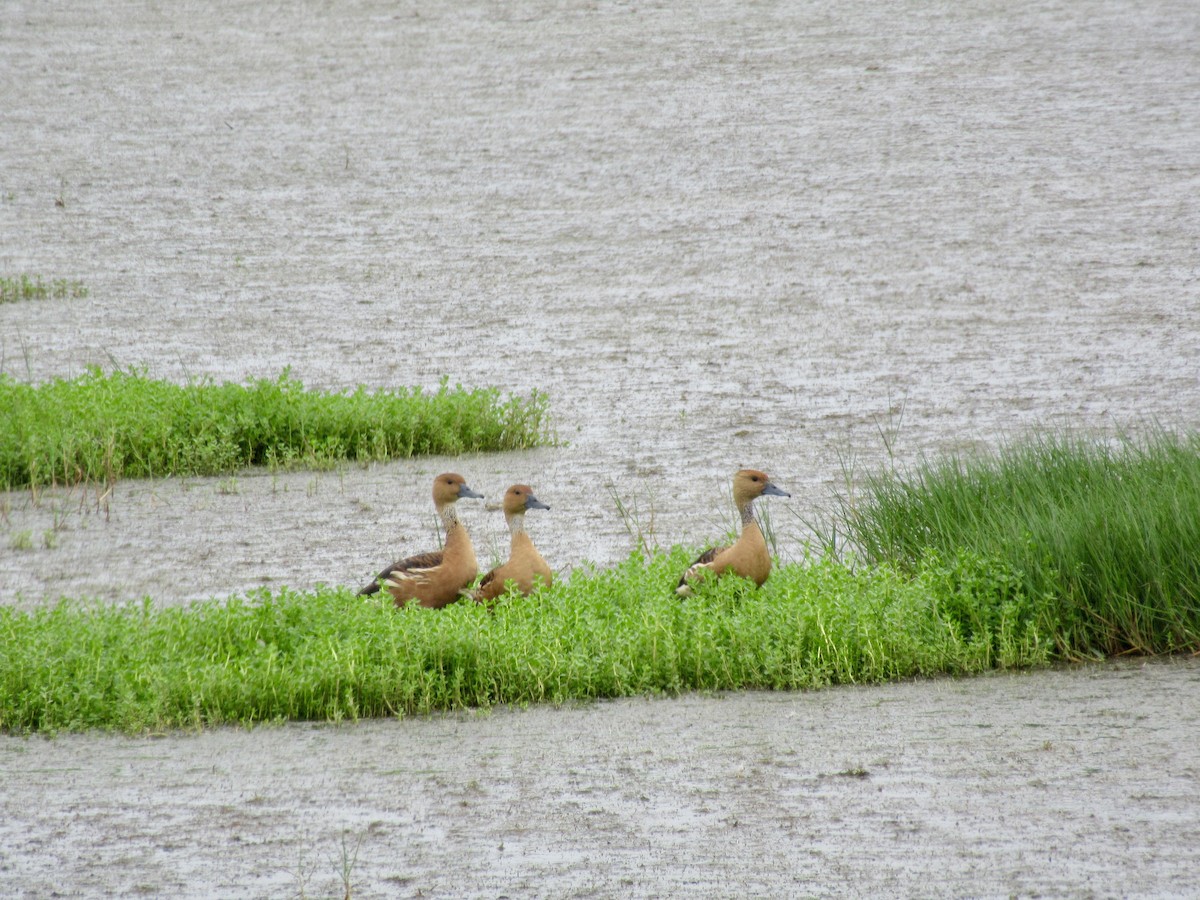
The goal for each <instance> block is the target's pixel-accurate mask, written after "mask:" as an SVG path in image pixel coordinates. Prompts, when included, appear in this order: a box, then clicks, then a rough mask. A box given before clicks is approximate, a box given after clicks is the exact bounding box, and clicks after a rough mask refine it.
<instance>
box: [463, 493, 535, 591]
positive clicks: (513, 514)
mask: <svg viewBox="0 0 1200 900" xmlns="http://www.w3.org/2000/svg"><path fill="white" fill-rule="evenodd" d="M549 508H550V507H548V506H547V505H546V504H545V503H543V502H542V501H541V500H539V499H538V498H537V497H535V496H533V488H531V487H530V486H529V485H527V484H514V485H513V486H512V487H510V488H509V489H508V490H507V491H506V492H505V494H504V519H505V521H506V522H508V530H509V533H510V534H512V550H511V551H510V552H509V555H508V562H506V563H504V565H502V566H497V567H496V568H494V569H492V571H490V572H488V573H487V574H486V575H484V576H483V580H482V581H480V582H479V588H478V589H477V590H475V591H474V592H473V593H472V594H471V597H472V598H473V599H474V600H475V602H476V603H490V602H491V601H492V600H495V599H496V598H497V597H499V596H500V595H501V594H503V593H504V591H505V585H506V584H507V582H510V581H511V582H514V583H515V584H516V586H517V590H519V591H520V592H521V593H522V594H526V595H528V594H529V593H530V592H531V591H532V590H533V587H534V579H535V578H540V579H541V581H542V584H543V585H544V586H546V587H549V586H550V583H551V582H552V581H553V580H554V575H553V573H551V571H550V567H549V566H548V565H546V561H545V560H544V559H542V556H541V554H540V553H538V552H537V548H536V547H534V546H533V541H532V540H530V538H529V535H528V534H527V533H526V531H525V511H526V510H529V509H549Z"/></svg>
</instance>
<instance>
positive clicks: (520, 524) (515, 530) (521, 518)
mask: <svg viewBox="0 0 1200 900" xmlns="http://www.w3.org/2000/svg"><path fill="white" fill-rule="evenodd" d="M507 519H508V533H509V534H510V535H511V536H512V545H513V546H514V547H515V546H517V544H518V543H519V542H520V540H521V538H522V537H524V535H525V514H524V513H509V515H508V516H507Z"/></svg>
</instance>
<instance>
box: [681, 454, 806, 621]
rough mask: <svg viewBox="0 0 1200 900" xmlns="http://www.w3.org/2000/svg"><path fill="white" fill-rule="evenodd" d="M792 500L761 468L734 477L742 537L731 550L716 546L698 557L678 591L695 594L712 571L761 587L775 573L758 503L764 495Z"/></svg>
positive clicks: (687, 594)
mask: <svg viewBox="0 0 1200 900" xmlns="http://www.w3.org/2000/svg"><path fill="white" fill-rule="evenodd" d="M764 494H765V495H768V496H774V497H790V496H792V495H791V494H789V493H787V492H786V491H783V490H781V489H779V488H777V487H776V486H775V485H773V484H772V483H771V480H770V479H769V478H768V477H767V475H766V473H765V472H759V471H758V470H757V469H742V470H741V471H739V472H738V473H737V474H736V475H734V476H733V502H734V503H735V504H736V505H737V508H738V512H739V513H740V514H741V517H742V535H741V537H739V538H738V539H737V541H736V542H735V543H734V544H733V545H732V546H730V547H713V548H712V549H711V550H706V551H705V552H704V553H701V554H700V556H698V557H697V558H696V561H695V562H693V563H692V564H691V565H690V566H689V567H688V570H687V571H686V572H684V573H683V577H682V578H680V579H679V586H678V587H677V588H676V589H675V593H677V594H678V595H679V596H681V597H688V596H690V595H691V593H692V583H694V582H696V581H698V580H699V579H700V578H702V577H703V576H705V575H706V574H707V572H708V571H712V572H714V573H716V574H717V575H722V574H724V573H725V572H732V573H733V574H734V575H741V576H742V577H743V578H749V579H750V580H751V581H753V582H754V583H755V584H756V585H757V586H759V587H762V583H763V582H764V581H766V580H767V576H768V575H769V574H771V554H770V552H769V551H768V550H767V541H766V538H764V537H763V533H762V529H761V528H759V527H758V523H757V522H756V521H754V511H753V505H754V501H755V500H756V499H757V498H759V497H761V496H763V495H764Z"/></svg>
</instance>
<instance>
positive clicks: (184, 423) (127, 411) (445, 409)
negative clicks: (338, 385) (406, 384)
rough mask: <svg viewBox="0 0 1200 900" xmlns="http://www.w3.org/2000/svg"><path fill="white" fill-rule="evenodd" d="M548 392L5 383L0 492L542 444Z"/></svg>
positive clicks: (127, 376)
mask: <svg viewBox="0 0 1200 900" xmlns="http://www.w3.org/2000/svg"><path fill="white" fill-rule="evenodd" d="M547 412H548V404H547V400H546V397H545V395H543V394H540V393H538V392H536V391H535V392H534V393H533V395H532V396H530V397H528V398H525V397H517V396H512V395H509V396H507V397H505V396H502V395H501V394H500V392H499V391H498V390H496V389H494V388H477V389H473V390H472V389H467V388H463V387H462V386H455V387H453V388H451V387H450V386H449V385H448V383H447V382H446V381H445V380H443V381H442V384H441V386H440V387H439V388H438V389H437V390H435V391H432V392H423V391H422V390H421V389H420V388H396V389H394V390H381V391H368V390H367V389H366V388H364V387H359V388H358V389H357V390H355V391H352V392H345V393H326V392H322V391H313V390H306V389H305V388H304V386H303V385H302V384H301V383H300V382H299V381H297V380H295V379H293V378H291V377H289V375H288V373H287V372H286V371H285V372H284V373H283V374H282V375H280V376H279V377H278V378H276V379H263V380H259V381H251V382H248V383H247V384H244V385H242V384H232V383H222V384H216V383H213V382H211V381H200V382H196V383H192V384H187V385H178V384H173V383H170V382H166V381H159V380H155V379H151V378H148V377H146V375H145V374H143V373H138V372H120V371H116V372H112V373H111V374H104V373H102V372H101V371H100V370H99V369H95V368H93V369H89V370H88V372H87V373H86V374H84V375H82V376H80V377H78V378H75V379H71V380H65V379H58V380H55V381H51V382H47V383H44V384H38V385H32V384H25V383H21V382H18V381H16V380H14V379H13V378H11V377H9V376H6V375H0V486H3V487H5V488H7V489H12V488H18V487H23V486H26V485H46V484H68V485H70V484H76V483H80V482H89V481H111V480H112V479H115V478H136V477H158V476H165V475H217V474H226V473H229V472H233V471H236V470H238V469H241V468H243V467H246V466H256V465H273V466H314V467H320V466H329V465H332V464H335V463H337V462H339V461H342V460H351V461H360V462H361V461H369V460H382V459H389V458H396V457H409V456H417V455H425V454H438V453H448V454H453V453H462V452H466V451H487V450H512V449H518V448H523V447H530V446H534V445H537V444H539V443H542V442H544V441H545V440H546V426H547Z"/></svg>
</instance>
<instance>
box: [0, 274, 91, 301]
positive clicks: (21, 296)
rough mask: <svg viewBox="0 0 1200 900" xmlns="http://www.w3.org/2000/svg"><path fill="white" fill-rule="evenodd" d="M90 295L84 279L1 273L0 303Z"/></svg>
mask: <svg viewBox="0 0 1200 900" xmlns="http://www.w3.org/2000/svg"><path fill="white" fill-rule="evenodd" d="M87 295H88V289H87V286H86V285H85V284H84V283H83V282H82V281H76V280H74V279H69V278H51V279H49V280H47V279H44V278H42V276H41V275H0V303H16V302H18V301H21V300H74V299H78V298H80V297H86V296H87Z"/></svg>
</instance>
